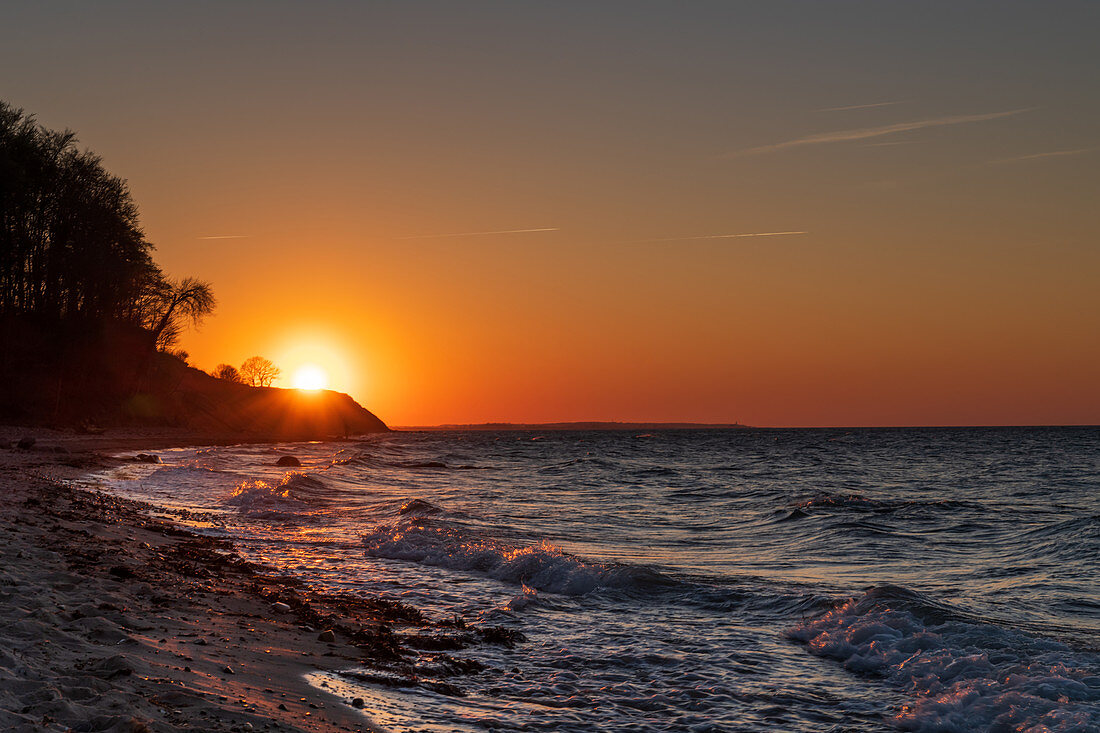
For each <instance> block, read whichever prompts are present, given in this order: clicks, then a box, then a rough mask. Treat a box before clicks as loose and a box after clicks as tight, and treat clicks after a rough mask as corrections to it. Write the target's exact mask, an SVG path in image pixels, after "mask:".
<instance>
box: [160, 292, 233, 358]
mask: <svg viewBox="0 0 1100 733" xmlns="http://www.w3.org/2000/svg"><path fill="white" fill-rule="evenodd" d="M149 297H150V300H151V304H150V309H149V315H150V316H151V319H150V324H149V332H150V334H151V335H152V337H153V341H154V343H155V344H156V345H157V348H159V349H165V348H167V347H169V346H171V345H172V344H174V343H175V342H176V341H177V340H178V339H179V336H180V333H181V332H182V331H183V329H184V326H185V325H186V324H187V323H188V322H190V323H192V324H195V325H198V324H199V323H201V322H202V319H203V316H206V315H209V314H210V313H211V312H213V310H214V306H215V304H217V300H215V298H214V291H213V289H212V288H211V287H210V283H207V282H203V281H202V280H198V279H196V278H193V277H185V278H183V279H182V280H164V281H163V282H162V283H161V285H160V286H159V287H157V288H155V289H154V291H153V292H152V293H150V295H149Z"/></svg>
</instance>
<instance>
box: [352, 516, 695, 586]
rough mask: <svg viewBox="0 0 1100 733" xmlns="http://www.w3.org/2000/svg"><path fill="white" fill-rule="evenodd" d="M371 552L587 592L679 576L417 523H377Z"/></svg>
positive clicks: (368, 541)
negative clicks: (518, 545) (590, 561)
mask: <svg viewBox="0 0 1100 733" xmlns="http://www.w3.org/2000/svg"><path fill="white" fill-rule="evenodd" d="M361 539H362V542H363V547H364V549H365V551H366V554H367V555H368V556H370V557H380V558H386V559H389V560H407V561H410V562H416V563H420V564H423V565H432V566H436V567H444V568H449V569H451V570H468V571H476V572H481V573H484V574H485V575H487V576H489V577H491V578H494V579H496V580H499V581H502V582H505V583H511V584H515V585H523V586H527V587H529V588H534V589H537V590H541V591H548V592H551V593H562V594H565V595H576V596H579V595H585V594H587V593H591V592H592V591H594V590H597V589H599V588H624V589H631V588H639V587H652V586H654V585H669V584H672V583H673V582H674V581H672V580H670V579H668V578H666V577H665V576H663V575H661V574H660V573H658V572H657V571H655V570H652V569H649V568H645V567H638V566H630V565H613V564H604V563H589V562H585V561H584V560H581V559H580V558H578V557H576V556H574V555H570V554H569V553H567V552H564V551H563V550H562V549H561V548H558V547H555V546H554V545H552V544H550V543H549V542H547V541H545V540H543V541H542V542H539V543H537V544H533V545H526V546H520V547H511V546H508V545H506V544H503V543H501V542H497V541H495V540H492V539H479V538H472V537H469V536H465V535H463V533H461V532H459V531H457V530H454V529H450V528H446V527H437V526H434V525H429V526H424V525H423V524H421V523H419V522H417V523H413V524H409V525H404V524H393V525H382V526H380V527H377V528H376V529H375V530H374V531H373V532H371V533H369V534H364V535H362V537H361Z"/></svg>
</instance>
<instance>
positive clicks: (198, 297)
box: [0, 102, 215, 424]
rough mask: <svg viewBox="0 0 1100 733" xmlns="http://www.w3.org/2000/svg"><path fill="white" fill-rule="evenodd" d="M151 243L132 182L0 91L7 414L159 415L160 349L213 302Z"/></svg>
mask: <svg viewBox="0 0 1100 733" xmlns="http://www.w3.org/2000/svg"><path fill="white" fill-rule="evenodd" d="M152 251H153V245H152V244H150V242H149V241H148V240H147V239H146V238H145V233H144V232H143V231H142V229H141V224H140V222H139V219H138V208H137V205H136V204H135V203H134V201H133V198H132V196H131V195H130V190H129V187H128V186H127V184H126V181H124V180H123V179H121V178H119V177H118V176H114V175H111V174H110V173H109V172H108V171H107V170H106V169H105V168H104V166H103V162H102V161H101V159H100V158H99V156H97V155H95V154H94V153H92V152H90V151H88V150H81V149H79V148H78V147H77V141H76V136H75V134H74V133H73V132H71V131H69V130H65V131H61V132H58V131H56V130H50V129H48V128H46V127H44V126H42V125H40V124H39V123H38V122H37V121H36V120H35V118H34V117H33V116H32V115H28V114H27V113H25V112H24V111H23V110H21V109H17V108H15V107H13V106H11V105H10V104H7V103H5V102H0V419H14V420H19V421H24V422H47V423H50V424H72V423H74V422H76V423H79V422H80V421H82V420H85V419H89V418H92V419H95V420H114V419H120V420H121V419H126V418H125V416H126V415H130V416H140V417H142V419H145V418H148V419H150V420H157V419H162V417H163V414H164V413H163V410H159V408H156V407H155V404H157V403H158V400H157V399H153V397H150V395H152V396H154V397H155V396H156V395H159V394H163V393H164V391H165V390H171V389H173V386H172V384H173V382H172V381H171V379H170V378H169V376H167V375H171V374H175V373H176V372H174V371H173V367H172V365H171V364H168V363H167V362H166V360H169V361H171V357H168V356H166V355H162V354H158V353H157V351H158V350H161V351H165V350H168V349H169V348H170V347H171V346H172V345H173V344H174V343H175V342H176V341H177V340H178V338H179V336H180V335H181V333H182V331H183V329H184V328H185V327H186V326H187V325H188V324H190V323H194V322H198V321H199V320H200V319H201V318H202V317H203V316H205V315H207V314H208V313H210V312H211V311H212V310H213V308H214V304H215V301H214V295H213V292H212V291H211V288H210V285H209V284H208V283H205V282H203V281H201V280H197V279H194V278H183V279H180V280H173V279H170V278H168V277H166V276H165V274H164V273H163V272H162V271H161V270H160V268H159V267H157V264H156V263H155V262H154V261H153V258H152ZM160 403H163V400H160ZM149 405H154V407H153V408H150V407H149ZM120 416H122V417H120ZM158 416H160V417H158Z"/></svg>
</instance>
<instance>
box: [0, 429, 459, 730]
mask: <svg viewBox="0 0 1100 733" xmlns="http://www.w3.org/2000/svg"><path fill="white" fill-rule="evenodd" d="M13 430H14V431H16V432H22V433H23V434H30V435H37V436H39V440H38V443H37V444H36V445H35V447H34V449H31V450H22V451H21V450H16V449H10V450H9V449H6V448H5V449H4V450H0V559H2V562H0V568H2V570H0V728H3V729H5V730H13V731H40V730H46V731H69V730H76V731H112V732H117V733H121V732H123V731H146V730H149V731H181V730H208V731H246V730H270V731H380V730H382V729H381V728H380V727H379V726H377V725H376V724H374V723H373V722H371V720H370V718H369V715H370V711H369V710H357V709H355V708H354V707H352V705H351V702H352V701H351V700H346V699H343V698H340V697H337V696H336V695H334V694H327V693H325V692H324V691H323V690H321V689H319V688H317V687H313V686H311V685H310V684H309V683H308V682H307V681H306V679H305V675H306V674H307V673H310V672H318V671H326V670H335V669H341V668H348V667H353V666H357V665H361V664H364V663H367V664H369V665H370V666H371V667H373V668H377V669H385V670H386V673H387V674H388V675H390V680H391V682H390V684H396V685H397V686H415V685H422V686H425V687H430V688H431V689H435V690H437V691H442V692H444V693H445V694H446V693H448V692H450V693H451V694H460V692H459V691H458V690H457V688H451V689H448V687H449V685H448V683H445V682H438V681H428V680H424V679H421V678H419V677H418V676H417V669H418V665H423V664H424V663H425V662H426V661H430V662H432V663H433V665H432V666H433V667H435V668H438V667H439V663H440V662H443V663H444V665H443V666H447V664H446V662H447V661H448V660H449V661H450V662H452V664H451V665H450V668H451V669H452V670H453V672H452V673H453V674H454V675H460V674H468V673H470V672H472V671H476V669H474V668H473V667H474V665H465V664H463V663H461V661H459V660H454V659H452V658H451V657H449V656H447V655H445V654H443V653H442V652H438V651H436V652H431V651H416V650H415V649H414V647H420V648H422V649H433V648H434V649H437V650H438V649H441V648H446V649H448V650H452V651H453V650H454V649H457V648H461V647H462V646H466V645H467V644H469V643H472V642H473V641H474V640H475V638H474V637H473V636H471V635H470V634H468V633H458V632H457V630H456V628H455V627H456V625H457V627H458V629H461V628H462V625H461V623H459V624H455V623H454V622H445V623H442V624H440V623H438V622H432V621H428V620H426V619H424V618H422V617H421V616H420V613H419V612H418V611H417V610H416V609H413V608H411V607H409V606H405V605H402V604H397V603H393V602H389V601H383V600H379V599H371V598H360V597H350V596H332V595H324V594H319V593H315V592H312V591H310V590H309V589H307V588H305V587H304V586H303V585H302V584H301V583H299V582H298V581H295V580H294V579H291V578H288V577H285V576H281V575H279V574H277V573H276V572H275V571H273V570H272V569H270V568H265V567H262V566H258V565H255V564H252V563H248V562H245V561H244V560H242V559H241V558H240V557H239V555H237V553H236V552H235V551H234V549H233V546H232V544H231V543H229V542H226V541H224V540H217V539H213V538H209V537H202V536H200V535H197V534H194V533H192V532H189V531H186V530H184V529H182V528H180V527H179V526H177V525H176V524H174V523H172V522H170V521H165V520H163V519H159V518H152V517H150V516H149V515H148V514H147V513H146V512H145V510H146V509H148V507H146V506H144V505H141V504H139V503H137V502H131V501H127V500H123V499H119V498H115V497H112V496H109V495H106V494H102V493H99V492H96V491H92V490H86V489H83V488H76V487H74V486H71V485H68V484H67V483H66V482H67V481H70V480H72V479H76V478H80V477H82V476H85V475H87V474H88V473H89V472H91V471H94V470H96V469H103V468H107V467H109V466H110V465H113V459H110V458H106V457H104V456H103V455H101V454H99V453H98V452H93V450H95V451H124V450H142V449H144V450H148V449H154V448H158V447H159V448H164V447H169V446H179V445H185V444H196V443H206V444H211V443H214V442H219V440H224V441H225V442H254V441H253V440H252V436H247V437H243V439H242V436H201V435H198V434H190V433H180V432H176V433H171V431H168V432H166V431H148V432H145V433H137V432H135V433H133V434H120V433H115V434H112V435H110V436H72V435H64V434H60V433H58V434H55V435H53V436H49V437H46V438H43V437H41V436H43V433H44V431H41V430H24V431H19V429H13V428H3V429H0V437H4V438H8V437H10V435H11V434H12V431H13ZM234 437H235V438H237V439H236V440H234V439H233V438H234ZM193 438H204V439H203V440H199V441H192V439H193ZM211 438H213V440H212V439H211ZM5 445H6V442H5ZM276 604H281V605H276ZM325 632H331V635H330V634H328V633H325ZM395 632H396V633H395ZM418 642H419V643H418Z"/></svg>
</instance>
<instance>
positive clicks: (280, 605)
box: [271, 601, 290, 613]
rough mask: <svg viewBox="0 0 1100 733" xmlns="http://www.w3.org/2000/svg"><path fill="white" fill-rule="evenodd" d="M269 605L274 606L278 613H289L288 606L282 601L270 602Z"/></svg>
mask: <svg viewBox="0 0 1100 733" xmlns="http://www.w3.org/2000/svg"><path fill="white" fill-rule="evenodd" d="M271 607H272V608H274V609H275V610H276V611H278V612H279V613H289V612H290V606H288V605H287V604H285V603H283V602H282V601H275V602H274V603H272V604H271Z"/></svg>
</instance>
